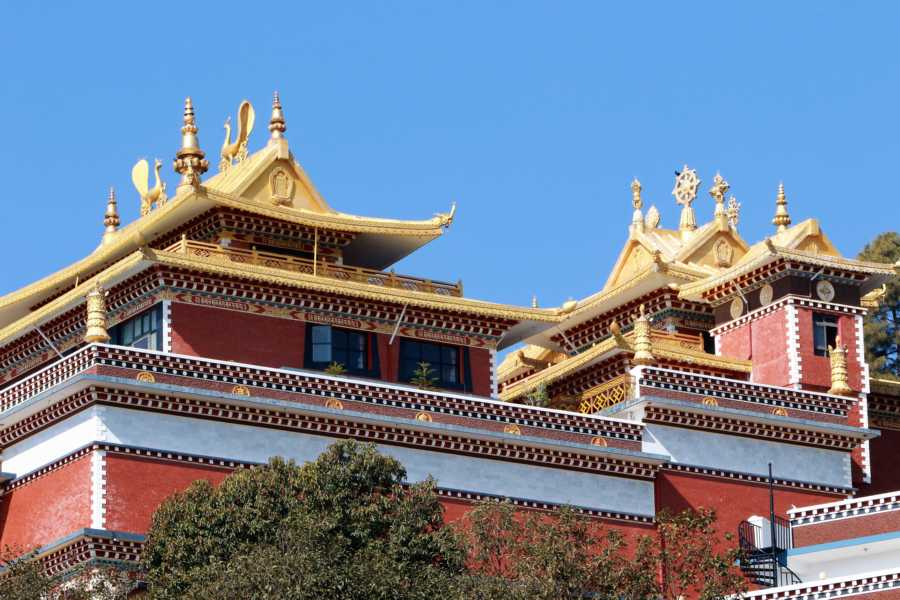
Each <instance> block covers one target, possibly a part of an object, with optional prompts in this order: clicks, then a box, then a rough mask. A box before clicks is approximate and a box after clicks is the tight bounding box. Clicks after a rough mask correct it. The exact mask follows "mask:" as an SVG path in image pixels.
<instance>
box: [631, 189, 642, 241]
mask: <svg viewBox="0 0 900 600" xmlns="http://www.w3.org/2000/svg"><path fill="white" fill-rule="evenodd" d="M641 189H642V188H641V182H640V181H638V179H637V177H635V178H634V180H633V181H632V182H631V206H633V207H634V213H632V215H631V226H632V228H637V229H643V228H644V215H643V214H642V213H641V208H643V206H644V201H643V200H642V199H641Z"/></svg>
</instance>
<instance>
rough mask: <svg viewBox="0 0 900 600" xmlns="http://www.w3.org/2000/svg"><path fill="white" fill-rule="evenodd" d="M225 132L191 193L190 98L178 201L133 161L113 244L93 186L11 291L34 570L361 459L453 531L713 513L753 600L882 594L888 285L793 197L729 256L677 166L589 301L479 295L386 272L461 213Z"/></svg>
mask: <svg viewBox="0 0 900 600" xmlns="http://www.w3.org/2000/svg"><path fill="white" fill-rule="evenodd" d="M237 121H238V131H237V138H236V140H235V141H234V142H231V141H230V135H229V141H228V143H226V144H225V145H224V146H223V147H222V149H221V152H220V155H221V160H220V162H219V172H218V173H217V174H215V175H213V176H210V177H205V178H204V174H205V172H206V171H207V170H208V166H209V165H208V160H207V159H206V157H205V154H204V152H203V151H202V150H201V148H200V144H199V138H198V132H197V128H196V124H195V121H194V109H193V106H192V104H191V102H190V100H188V101H187V102H186V105H185V110H184V126H183V128H182V144H181V148H180V149H179V150H178V151H177V153H176V160H175V164H174V167H175V170H176V172H177V173H178V174H179V176H180V182H179V185H178V186H177V187H176V189H175V190H174V194H173V195H172V196H171V197H169V195H168V192H167V190H166V186H165V184H164V183H162V182H161V180H160V176H159V173H160V169H161V166H162V165H161V163H160V161H156V163H155V165H154V168H155V173H156V177H155V183H156V185H154V186H153V187H151V186H150V167H149V165H148V163H147V162H146V161H140V162H139V163H138V164H137V165H135V168H134V170H133V173H132V175H133V180H134V183H135V187H136V189H137V192H138V195H139V196H140V201H141V213H142V216H141V217H140V218H139V219H138V220H136V221H135V222H133V223H130V224H128V225H126V226H121V223H120V219H119V216H118V208H117V199H116V197H115V195H114V194H113V193H112V192H111V194H110V197H109V198H108V200H107V208H106V212H105V215H104V227H105V230H104V231H103V233H102V236H99V237H100V244H99V246H98V247H97V249H96V250H95V251H94V252H93V253H91V254H90V255H89V256H88V257H86V258H84V259H83V260H81V261H79V262H77V263H75V264H73V265H71V266H69V267H67V268H65V269H63V270H61V271H59V272H58V273H55V274H53V275H50V276H49V277H46V278H44V279H41V280H39V281H37V282H35V283H33V284H31V285H29V286H26V287H25V288H23V289H21V290H18V291H15V292H13V293H11V294H9V295H7V296H5V297H3V298H0V447H2V455H0V458H2V471H3V474H2V480H3V485H4V488H3V496H2V502H0V545H9V546H15V547H18V548H22V549H23V550H30V549H32V548H38V549H39V555H40V557H41V560H42V561H43V562H44V564H45V565H46V568H47V569H48V570H50V571H51V572H65V571H67V570H70V569H73V568H75V567H78V566H81V565H85V564H88V565H90V564H106V563H114V564H124V565H128V564H133V563H134V562H135V561H136V560H137V559H138V557H139V555H140V551H141V545H142V543H143V539H144V538H143V536H144V534H145V533H146V531H147V528H148V526H149V523H150V517H151V515H152V513H153V511H154V509H155V508H156V507H157V506H158V505H159V503H160V502H162V501H163V499H165V498H166V497H167V496H169V495H170V494H172V493H173V492H175V491H178V490H181V489H184V488H185V487H187V486H188V485H189V484H190V483H191V482H192V481H194V480H197V479H201V478H202V479H207V480H210V481H212V482H218V481H221V480H222V478H224V477H225V476H227V475H228V473H230V472H232V471H233V470H234V469H237V468H242V467H246V466H249V465H255V464H260V463H263V462H265V461H266V460H268V458H269V457H271V456H274V455H280V456H284V457H286V458H291V459H295V460H297V461H306V460H311V459H313V458H315V457H316V456H317V455H318V454H319V453H320V452H321V451H322V450H323V449H324V448H325V447H326V446H327V445H328V444H330V443H331V442H332V441H334V440H335V439H338V438H347V437H352V438H355V439H359V440H365V441H371V442H374V443H376V444H377V445H378V446H379V448H380V450H382V451H383V452H385V453H387V454H390V455H392V456H395V457H397V458H398V459H399V460H401V461H402V462H403V464H404V465H405V466H406V468H407V470H408V473H409V478H410V480H411V481H417V480H421V479H424V478H425V477H428V476H433V477H434V478H435V479H436V480H437V484H438V487H439V493H440V495H441V497H442V499H443V502H444V505H445V508H446V514H447V518H448V519H456V518H459V517H460V516H461V515H463V514H464V513H465V512H466V511H467V510H468V509H469V507H471V506H472V505H473V504H474V503H475V502H477V501H479V500H481V499H485V498H510V499H512V501H513V502H515V503H516V504H517V505H519V506H521V507H522V509H523V510H526V509H546V508H552V507H556V506H560V505H573V506H575V507H577V508H578V509H579V510H580V511H582V512H583V513H585V514H587V515H589V516H591V517H592V518H595V519H598V520H601V521H603V522H605V523H608V524H609V525H611V526H614V527H616V528H619V529H621V530H622V531H624V532H626V533H634V534H638V533H646V532H651V531H652V530H653V528H654V523H655V515H656V514H657V513H658V512H659V511H660V510H663V509H670V510H680V509H683V508H689V507H692V508H700V507H707V508H710V507H711V508H715V509H716V510H717V512H718V515H719V522H720V525H719V527H720V529H723V530H726V531H733V532H735V533H736V534H738V535H737V538H739V541H740V543H741V544H742V545H744V546H746V549H747V550H748V552H747V557H748V558H747V560H746V561H745V563H744V564H742V568H744V569H745V573H747V576H748V577H749V578H750V579H751V581H753V583H754V586H755V587H765V586H769V587H771V586H777V585H781V584H785V583H790V585H791V586H793V587H791V588H790V589H792V590H793V589H796V590H801V591H797V592H791V593H792V594H794V595H793V596H784V597H796V598H805V597H817V596H804V595H803V594H811V593H813V592H807V591H805V590H808V589H812V588H811V587H809V586H815V585H818V586H821V585H824V584H822V583H821V582H826V581H838V583H836V584H834V585H837V586H838V587H840V586H844V587H841V588H840V589H847V590H851V589H852V590H856V589H866V590H868V589H869V588H867V587H866V585H868V584H864V583H858V582H859V581H863V580H866V581H867V579H866V578H867V577H870V575H867V574H866V573H867V572H869V571H871V572H876V571H878V572H879V573H882V575H878V577H882V578H886V579H884V581H888V580H890V581H894V580H897V581H898V582H900V554H898V549H897V547H896V546H895V545H894V542H893V541H892V540H893V538H892V537H890V536H891V535H893V534H892V532H896V531H897V530H900V523H898V521H897V520H896V519H895V518H894V516H893V515H895V514H900V512H896V513H895V512H894V511H895V510H896V507H897V506H900V505H898V504H897V499H896V496H895V495H892V494H893V492H892V490H894V489H900V470H898V469H897V467H896V461H895V460H894V458H893V457H894V456H895V455H896V452H897V450H898V449H900V433H893V432H897V431H900V417H898V415H900V386H897V385H896V384H893V383H890V382H886V381H880V380H873V379H871V378H870V377H869V373H868V369H867V366H866V362H865V355H864V351H863V337H862V336H863V329H862V320H863V316H864V315H865V313H866V310H867V307H870V306H872V305H873V303H876V302H878V292H879V290H880V289H881V286H882V285H883V284H884V283H885V282H886V281H888V280H889V279H890V278H892V277H894V276H895V269H896V266H895V265H884V264H877V263H865V262H860V261H856V260H851V259H847V258H844V257H842V256H841V255H840V254H839V253H838V251H837V250H836V249H835V248H834V246H833V245H832V244H831V242H830V241H829V240H828V238H827V237H826V235H825V234H824V233H823V232H822V230H821V229H820V227H819V224H818V223H817V222H816V221H815V220H807V221H803V222H801V223H799V224H797V225H793V226H792V225H791V219H790V216H789V213H788V211H787V200H786V197H785V194H784V190H783V188H782V189H780V190H779V192H778V195H777V197H776V216H775V219H774V225H775V230H774V231H773V234H772V235H771V236H770V237H769V238H767V239H765V240H763V241H762V242H759V243H756V244H752V245H751V244H748V243H747V242H745V241H744V240H743V239H742V238H741V236H740V235H739V233H738V220H739V205H738V203H737V202H736V200H734V198H733V197H732V198H731V199H730V201H728V202H727V203H726V194H727V192H728V184H727V182H726V181H725V180H724V179H723V178H721V177H720V176H718V175H717V176H716V178H715V179H714V182H713V187H712V189H711V190H710V195H711V196H712V198H713V200H714V212H713V218H712V220H711V221H710V222H708V223H706V224H703V225H698V224H697V222H696V216H695V212H694V208H693V205H692V203H693V202H694V201H695V199H696V196H697V192H698V189H699V185H700V181H699V178H698V176H697V174H696V173H695V172H694V171H692V170H691V169H689V168H687V167H685V168H684V169H683V170H682V171H681V173H680V174H679V175H678V178H677V180H676V187H675V191H674V194H675V196H676V200H677V202H678V203H679V204H680V205H681V206H682V209H681V214H680V219H679V225H678V228H677V229H664V228H662V227H661V226H660V213H659V211H658V210H657V209H656V208H655V207H651V208H650V209H649V210H648V211H647V212H646V214H644V211H643V200H642V198H641V191H642V190H641V187H640V184H639V183H638V182H637V181H635V182H634V183H633V184H632V208H633V216H632V222H631V225H630V227H629V234H628V240H627V242H626V244H625V246H624V248H623V250H622V252H621V254H620V256H619V258H618V260H617V262H616V264H615V266H614V267H613V270H612V272H611V274H610V276H609V279H608V281H607V283H606V285H605V286H604V288H603V289H602V290H600V291H599V292H597V293H596V294H594V295H592V296H589V297H588V298H584V299H582V300H579V301H570V302H567V303H565V304H563V305H562V306H560V307H555V308H539V307H537V306H536V303H533V304H535V305H534V306H531V307H519V306H509V305H502V304H497V303H493V302H488V301H482V300H476V299H471V298H467V297H465V296H464V294H463V285H462V283H461V282H441V281H434V280H431V279H427V278H422V277H415V276H408V275H401V274H398V273H396V272H395V271H394V270H393V269H392V268H391V267H392V265H393V264H394V263H396V262H397V261H399V260H400V259H402V258H403V257H405V256H407V255H408V254H410V253H411V252H414V251H415V250H416V249H418V248H420V247H421V246H423V245H424V244H426V243H428V242H429V241H431V240H434V239H436V238H437V237H439V236H441V235H442V233H443V232H444V231H445V230H446V228H448V227H449V226H450V225H451V223H452V221H453V217H454V213H455V207H454V208H451V210H450V211H449V212H447V213H442V214H438V215H436V216H435V217H433V218H431V219H427V220H422V221H399V220H392V219H385V218H373V217H361V216H356V215H349V214H345V213H341V212H339V211H336V210H334V209H332V208H331V206H330V205H329V204H328V203H327V202H326V201H325V199H324V198H322V196H321V195H320V194H319V193H318V192H317V190H316V188H315V187H314V185H313V184H312V181H311V179H310V178H309V177H308V175H307V174H306V172H305V171H304V170H303V168H302V167H301V166H300V164H299V162H298V161H297V159H296V157H295V156H294V154H293V153H292V152H291V150H290V147H289V144H288V141H287V137H286V135H285V131H286V122H285V118H284V114H283V111H282V107H281V104H280V100H279V99H278V97H277V95H276V97H275V99H274V101H273V106H272V113H271V118H270V121H269V125H268V130H269V137H268V140H267V141H266V143H265V145H264V146H263V147H262V148H261V149H259V150H257V151H255V152H250V151H249V149H248V143H249V136H250V132H251V131H252V128H253V121H254V111H253V107H252V106H251V105H250V104H249V103H247V102H244V103H242V104H241V106H240V107H239V110H238V119H237ZM518 344H521V345H522V347H521V348H519V349H514V350H513V351H512V352H510V353H509V354H508V355H507V356H506V358H505V359H504V360H503V362H502V363H501V364H499V365H498V364H497V362H498V361H497V353H498V352H501V351H504V350H506V349H508V348H511V347H515V346H516V345H518ZM423 382H424V383H428V384H429V385H423ZM770 491H774V500H775V517H776V519H775V521H776V523H775V524H774V526H772V525H773V524H772V523H770V521H769V519H770V517H771V515H770V513H769V508H768V507H769V502H770ZM866 495H870V496H871V497H869V498H863V497H862V496H866ZM844 521H846V523H845V524H847V523H852V524H853V526H854V527H853V528H850V529H853V531H854V533H853V534H852V535H850V534H849V533H848V532H849V529H848V528H847V527H844V526H842V525H838V526H834V523H835V522H844ZM891 527H893V529H891ZM769 530H774V531H776V532H777V534H776V536H774V537H775V539H774V540H773V539H772V536H771V535H769V537H768V538H766V535H767V534H766V533H765V532H766V531H769ZM885 536H887V537H885ZM782 538H783V540H782ZM898 539H900V538H898ZM854 540H855V541H854ZM835 544H838V545H835ZM841 544H843V545H841ZM863 548H865V550H863ZM773 549H774V550H773ZM873 549H875V550H873ZM860 553H862V554H863V555H865V556H862V558H860V557H859V556H857V555H858V554H860ZM876 555H877V556H879V557H881V558H878V559H877V560H874V561H873V560H870V558H871V557H872V556H876ZM867 557H869V558H867ZM895 559H896V560H895ZM891 561H893V562H891ZM870 566H871V567H872V568H868V567H870ZM867 569H868V571H867ZM885 569H886V570H885ZM835 578H837V579H835ZM795 580H796V581H795ZM879 581H881V580H879ZM854 582H857V583H854ZM828 585H832V584H828ZM797 586H800V587H797ZM803 586H807V587H803ZM882 587H883V588H884V589H883V590H879V591H878V593H882V595H881V596H879V597H884V598H887V597H892V596H890V595H884V593H885V592H888V593H893V594H897V595H898V597H900V588H896V589H894V587H893V586H887V585H885V586H882ZM817 589H818V588H817ZM835 589H837V588H835ZM891 590H894V591H893V592H891ZM758 593H761V594H766V593H770V592H769V591H766V590H762V591H761V592H758ZM853 593H856V592H853ZM866 593H869V591H867V592H866ZM845 595H850V592H848V593H847V594H845ZM779 597H782V596H779Z"/></svg>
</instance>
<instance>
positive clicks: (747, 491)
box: [656, 470, 845, 535]
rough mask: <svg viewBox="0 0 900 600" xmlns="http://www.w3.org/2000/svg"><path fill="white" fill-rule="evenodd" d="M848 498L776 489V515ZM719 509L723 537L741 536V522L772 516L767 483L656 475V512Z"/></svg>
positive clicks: (666, 473)
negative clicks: (758, 516)
mask: <svg viewBox="0 0 900 600" xmlns="http://www.w3.org/2000/svg"><path fill="white" fill-rule="evenodd" d="M844 498H845V496H843V495H839V494H826V493H823V492H814V491H804V490H785V489H783V488H782V489H779V488H776V489H775V513H776V514H777V515H779V516H782V517H786V516H787V510H788V509H789V508H791V507H793V506H809V505H812V504H820V503H823V502H834V501H835V500H842V499H844ZM663 508H669V509H670V510H671V511H673V512H680V511H682V510H684V509H686V508H693V509H700V508H712V509H715V511H716V515H717V517H718V524H717V529H718V530H719V533H720V534H725V533H731V534H733V535H737V527H738V524H739V523H740V522H741V521H744V520H746V519H747V517H750V516H752V515H760V516H763V517H768V514H769V488H768V486H767V485H765V484H759V483H749V482H741V481H735V480H731V479H725V478H717V477H706V476H702V475H692V474H688V473H679V472H674V471H666V470H663V471H660V472H659V473H658V474H657V475H656V510H657V511H659V510H661V509H663Z"/></svg>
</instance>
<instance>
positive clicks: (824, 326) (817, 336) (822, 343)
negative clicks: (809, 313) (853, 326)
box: [813, 313, 838, 356]
mask: <svg viewBox="0 0 900 600" xmlns="http://www.w3.org/2000/svg"><path fill="white" fill-rule="evenodd" d="M837 331H838V329H837V317H835V316H834V315H823V314H819V313H813V347H814V351H815V354H816V356H828V347H829V346H831V347H832V348H833V347H834V346H835V345H836V344H837Z"/></svg>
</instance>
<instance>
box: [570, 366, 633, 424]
mask: <svg viewBox="0 0 900 600" xmlns="http://www.w3.org/2000/svg"><path fill="white" fill-rule="evenodd" d="M633 390H634V380H633V379H632V378H631V375H619V376H618V377H616V378H615V379H610V380H609V381H606V382H604V383H601V384H600V385H598V386H595V387H592V388H591V389H589V390H587V391H586V392H584V393H583V394H581V402H580V403H579V405H578V412H581V413H585V414H588V415H590V414H594V413H597V412H600V411H601V410H604V409H606V408H609V407H610V406H613V405H615V404H618V403H619V402H625V401H626V400H630V399H631V398H632V396H633V395H634V394H633Z"/></svg>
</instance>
